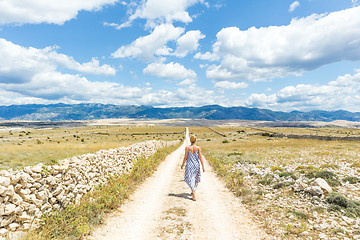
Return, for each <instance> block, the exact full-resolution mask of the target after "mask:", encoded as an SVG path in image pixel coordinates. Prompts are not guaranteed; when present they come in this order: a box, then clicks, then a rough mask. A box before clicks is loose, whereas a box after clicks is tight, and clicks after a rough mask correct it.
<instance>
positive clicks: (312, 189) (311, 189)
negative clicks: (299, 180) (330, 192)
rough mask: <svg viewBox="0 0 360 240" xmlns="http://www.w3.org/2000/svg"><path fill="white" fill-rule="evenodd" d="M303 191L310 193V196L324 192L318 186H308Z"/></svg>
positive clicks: (320, 194)
mask: <svg viewBox="0 0 360 240" xmlns="http://www.w3.org/2000/svg"><path fill="white" fill-rule="evenodd" d="M304 191H305V192H307V193H310V194H311V195H312V196H322V195H323V194H324V192H323V191H322V190H321V188H320V187H318V186H309V187H307V188H305V189H304Z"/></svg>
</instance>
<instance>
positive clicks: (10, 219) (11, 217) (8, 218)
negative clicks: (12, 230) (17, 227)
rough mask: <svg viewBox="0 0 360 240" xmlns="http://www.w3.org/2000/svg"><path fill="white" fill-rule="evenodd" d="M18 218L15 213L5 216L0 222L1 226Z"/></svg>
mask: <svg viewBox="0 0 360 240" xmlns="http://www.w3.org/2000/svg"><path fill="white" fill-rule="evenodd" d="M15 219H16V217H15V215H12V216H3V220H2V221H1V223H0V227H6V226H8V225H9V224H10V223H12V222H13V221H14V220H15Z"/></svg>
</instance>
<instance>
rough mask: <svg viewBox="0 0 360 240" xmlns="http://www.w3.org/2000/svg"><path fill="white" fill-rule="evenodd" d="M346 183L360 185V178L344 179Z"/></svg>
mask: <svg viewBox="0 0 360 240" xmlns="http://www.w3.org/2000/svg"><path fill="white" fill-rule="evenodd" d="M343 181H344V182H349V183H351V184H355V183H359V182H360V178H358V177H345V178H343Z"/></svg>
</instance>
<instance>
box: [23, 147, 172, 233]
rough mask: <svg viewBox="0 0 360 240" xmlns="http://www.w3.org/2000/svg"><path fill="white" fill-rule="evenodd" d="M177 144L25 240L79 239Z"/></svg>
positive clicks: (55, 214) (49, 217)
mask: <svg viewBox="0 0 360 240" xmlns="http://www.w3.org/2000/svg"><path fill="white" fill-rule="evenodd" d="M178 147H179V144H178V145H175V146H170V147H165V148H162V149H159V150H158V151H157V152H156V153H155V154H154V155H153V156H151V157H149V158H147V159H145V158H139V159H138V160H137V162H136V163H135V164H134V166H133V169H132V171H131V173H129V174H124V175H120V176H117V177H114V178H112V179H110V180H109V181H108V183H107V184H105V185H103V186H99V187H98V188H96V189H95V190H94V191H92V192H90V193H88V194H86V195H85V196H84V197H83V199H82V200H81V203H80V205H78V206H75V205H73V204H72V205H69V206H67V207H65V208H62V209H61V210H58V211H55V212H53V213H51V214H49V215H46V216H44V217H43V218H42V225H41V227H40V228H38V229H36V230H33V231H31V232H29V233H28V234H27V235H26V237H25V239H26V240H30V239H39V240H42V239H44V240H45V239H82V238H83V237H84V236H85V235H87V234H89V233H90V232H91V230H92V228H93V227H94V226H96V225H98V224H100V223H102V221H103V217H104V215H105V214H106V213H108V212H110V211H111V210H113V209H116V208H118V207H119V206H120V205H121V204H122V203H123V202H124V200H125V199H126V198H127V197H128V196H129V195H130V194H131V193H132V192H134V191H135V189H136V187H137V186H138V185H139V184H140V183H142V182H143V181H144V180H145V179H146V178H147V177H149V176H151V175H152V173H153V172H154V170H155V169H156V168H157V166H158V165H159V164H160V162H162V161H163V160H164V159H165V157H166V156H167V155H169V154H170V153H171V152H172V151H174V150H175V149H176V148H178Z"/></svg>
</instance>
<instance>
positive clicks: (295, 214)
mask: <svg viewBox="0 0 360 240" xmlns="http://www.w3.org/2000/svg"><path fill="white" fill-rule="evenodd" d="M288 213H291V214H293V215H294V216H295V217H296V218H298V219H308V218H309V215H308V214H306V213H302V212H298V211H295V210H289V211H288Z"/></svg>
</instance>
